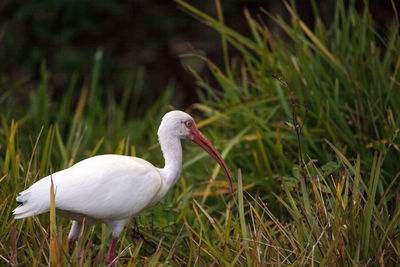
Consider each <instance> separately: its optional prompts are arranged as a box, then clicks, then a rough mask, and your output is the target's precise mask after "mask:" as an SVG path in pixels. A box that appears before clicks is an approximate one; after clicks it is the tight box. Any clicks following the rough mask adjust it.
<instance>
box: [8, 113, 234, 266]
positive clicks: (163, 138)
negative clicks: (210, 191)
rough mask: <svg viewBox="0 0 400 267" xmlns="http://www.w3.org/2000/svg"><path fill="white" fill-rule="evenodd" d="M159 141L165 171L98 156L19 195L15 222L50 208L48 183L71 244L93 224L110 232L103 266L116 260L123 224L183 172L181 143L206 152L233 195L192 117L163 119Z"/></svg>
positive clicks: (125, 159)
mask: <svg viewBox="0 0 400 267" xmlns="http://www.w3.org/2000/svg"><path fill="white" fill-rule="evenodd" d="M158 139H159V142H160V146H161V150H162V152H163V155H164V159H165V167H164V168H157V167H155V166H153V165H152V164H151V163H149V162H147V161H145V160H143V159H140V158H136V157H129V156H121V155H100V156H95V157H91V158H88V159H85V160H83V161H81V162H78V163H77V164H75V165H73V166H72V167H70V168H68V169H65V170H62V171H59V172H56V173H53V174H52V175H49V176H46V177H44V178H42V179H41V180H39V181H37V182H36V183H34V184H33V185H31V186H30V187H29V188H28V189H26V190H24V191H22V192H21V193H19V196H18V197H17V202H18V203H19V204H20V205H19V206H18V207H17V208H16V209H14V210H13V214H14V215H15V218H16V219H21V218H26V217H30V216H34V215H38V214H42V213H45V212H48V211H49V210H50V188H51V180H53V183H54V193H55V207H56V214H57V215H60V216H62V217H66V218H70V219H72V220H73V221H72V227H71V230H70V232H69V235H68V240H69V241H70V242H72V241H73V240H75V239H76V238H77V237H78V235H79V233H80V231H81V228H82V225H83V222H85V224H86V225H91V224H93V223H94V222H96V221H99V222H102V223H105V224H107V225H108V226H109V227H110V228H111V229H112V238H111V243H110V247H109V250H108V253H107V256H106V264H107V265H108V264H110V263H112V262H113V261H114V258H115V247H116V245H117V241H118V236H119V234H120V233H121V231H122V229H123V228H124V226H125V224H126V223H127V222H128V221H129V220H130V219H131V218H132V217H133V216H135V215H137V214H139V213H140V212H141V211H143V210H144V209H146V208H148V207H150V206H153V205H155V204H156V203H157V202H159V201H160V199H161V198H162V197H164V196H165V194H166V193H167V192H168V190H169V189H170V188H171V187H172V186H174V185H175V184H176V182H177V181H178V179H179V176H180V173H181V169H182V146H181V141H180V140H181V139H190V140H192V141H193V142H194V143H196V144H197V145H199V146H200V147H202V148H203V149H204V150H205V151H207V152H208V153H209V154H210V155H211V156H212V157H213V158H214V159H215V160H216V161H217V162H218V163H219V164H220V166H221V167H222V169H223V170H224V172H225V175H226V176H227V179H228V181H229V185H230V188H231V191H232V192H233V182H232V175H231V173H230V171H229V169H228V167H227V165H226V163H225V161H224V160H223V158H222V156H221V155H220V154H219V153H218V151H217V150H216V149H215V148H214V147H213V146H212V144H211V143H210V142H209V141H208V140H207V138H206V137H205V136H204V135H203V134H202V133H201V132H200V131H199V130H198V129H197V127H196V124H195V122H194V120H193V118H192V117H191V116H190V115H188V114H186V113H185V112H182V111H171V112H168V113H167V114H165V115H164V117H163V118H162V122H161V125H160V127H159V129H158Z"/></svg>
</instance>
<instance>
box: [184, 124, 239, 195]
mask: <svg viewBox="0 0 400 267" xmlns="http://www.w3.org/2000/svg"><path fill="white" fill-rule="evenodd" d="M187 138H188V139H190V140H192V141H193V142H194V143H196V144H197V145H199V146H200V147H201V148H202V149H204V150H205V151H207V152H208V154H210V155H211V157H213V158H214V159H215V160H216V161H217V162H218V164H219V165H220V166H221V168H222V169H223V170H224V172H225V175H226V178H227V179H228V182H229V187H230V189H231V192H232V193H233V192H234V189H233V179H232V174H231V172H230V171H229V169H228V166H227V165H226V163H225V161H224V159H223V158H222V156H221V154H220V153H219V152H218V151H217V150H216V149H215V147H214V146H213V145H212V144H211V142H210V141H208V139H207V138H206V137H205V136H204V135H203V134H202V133H201V132H200V131H199V129H197V127H196V126H195V125H193V126H192V127H191V128H190V134H189V135H188V136H187Z"/></svg>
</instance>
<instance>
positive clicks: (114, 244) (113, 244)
mask: <svg viewBox="0 0 400 267" xmlns="http://www.w3.org/2000/svg"><path fill="white" fill-rule="evenodd" d="M117 242H118V237H115V236H112V237H111V243H110V247H109V248H108V252H107V256H106V265H107V266H113V265H114V263H113V261H114V259H115V248H116V247H117ZM111 263H112V265H110V264H111Z"/></svg>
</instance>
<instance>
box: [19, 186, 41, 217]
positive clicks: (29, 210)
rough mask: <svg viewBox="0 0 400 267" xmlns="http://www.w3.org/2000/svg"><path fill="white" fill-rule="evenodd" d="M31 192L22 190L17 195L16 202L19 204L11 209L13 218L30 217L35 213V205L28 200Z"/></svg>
mask: <svg viewBox="0 0 400 267" xmlns="http://www.w3.org/2000/svg"><path fill="white" fill-rule="evenodd" d="M30 195H31V192H29V191H27V190H26V191H23V192H21V193H20V195H19V196H18V197H17V202H18V204H19V206H18V207H17V208H15V209H14V210H13V215H14V216H15V219H22V218H26V217H30V216H33V215H36V214H37V209H36V207H35V205H32V203H30V202H29V196H30Z"/></svg>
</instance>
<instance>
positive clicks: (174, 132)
mask: <svg viewBox="0 0 400 267" xmlns="http://www.w3.org/2000/svg"><path fill="white" fill-rule="evenodd" d="M173 136H175V137H178V138H180V139H189V140H191V141H193V142H194V143H195V144H197V145H198V146H200V147H201V148H202V149H204V150H205V151H207V153H208V154H210V155H211V156H212V157H213V158H214V159H215V160H216V161H217V162H218V164H219V165H220V166H221V168H222V169H223V170H224V172H225V175H226V178H227V179H228V182H229V186H230V189H231V191H232V192H233V191H234V190H233V180H232V174H231V172H230V171H229V168H228V166H227V165H226V163H225V161H224V159H223V158H222V156H221V154H220V153H219V152H218V151H217V150H216V149H215V148H214V146H213V145H212V144H211V142H210V141H208V139H207V138H206V137H205V136H204V135H203V134H202V133H201V132H200V130H199V129H198V128H197V126H196V123H195V122H194V120H193V118H192V117H191V116H190V115H189V114H187V113H185V112H183V111H178V110H174V111H170V112H168V113H167V114H165V115H164V117H163V118H162V121H161V125H160V127H159V129H158V138H159V140H160V141H161V139H166V140H168V139H169V138H171V137H173Z"/></svg>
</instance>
